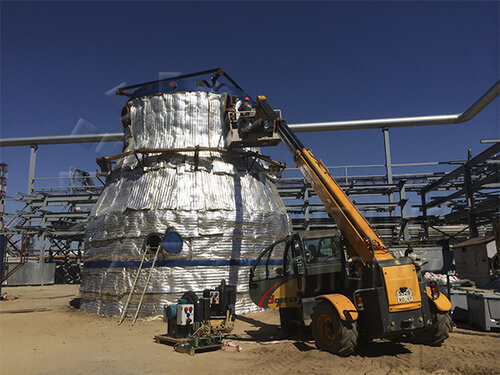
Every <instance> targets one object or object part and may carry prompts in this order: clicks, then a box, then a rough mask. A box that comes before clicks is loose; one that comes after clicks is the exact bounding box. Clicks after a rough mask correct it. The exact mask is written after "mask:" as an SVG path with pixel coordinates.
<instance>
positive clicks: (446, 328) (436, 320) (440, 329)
mask: <svg viewBox="0 0 500 375" xmlns="http://www.w3.org/2000/svg"><path fill="white" fill-rule="evenodd" d="M451 330H452V322H451V315H450V313H449V312H442V311H433V313H432V325H431V326H430V327H428V328H426V329H424V330H423V331H420V332H417V333H416V334H415V336H414V337H413V339H412V340H411V341H412V342H413V343H415V344H423V345H429V346H440V345H441V344H442V343H443V342H444V340H446V339H447V338H448V337H449V333H450V332H451Z"/></svg>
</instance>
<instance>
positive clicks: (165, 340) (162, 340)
mask: <svg viewBox="0 0 500 375" xmlns="http://www.w3.org/2000/svg"><path fill="white" fill-rule="evenodd" d="M154 340H155V341H156V342H157V343H159V344H167V345H174V346H175V345H176V344H180V343H182V342H184V341H186V339H176V338H174V337H170V336H168V335H156V336H155V337H154ZM215 349H221V350H224V344H215V345H205V346H202V347H199V348H193V349H189V350H186V351H179V353H188V354H189V355H191V356H193V355H194V354H195V353H198V352H206V351H208V350H215ZM176 350H177V349H176ZM177 351H178V350H177Z"/></svg>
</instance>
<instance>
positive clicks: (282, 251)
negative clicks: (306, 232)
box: [249, 236, 301, 308]
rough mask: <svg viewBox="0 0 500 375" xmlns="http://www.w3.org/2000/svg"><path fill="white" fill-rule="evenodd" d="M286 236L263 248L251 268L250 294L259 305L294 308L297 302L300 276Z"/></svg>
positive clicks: (298, 301) (298, 300)
mask: <svg viewBox="0 0 500 375" xmlns="http://www.w3.org/2000/svg"><path fill="white" fill-rule="evenodd" d="M290 240H291V237H290V236H288V237H286V238H284V239H282V240H280V241H278V242H275V243H274V244H272V245H271V246H269V247H268V248H266V249H265V250H264V251H263V252H262V253H261V254H260V255H259V257H258V258H257V260H256V261H255V263H254V265H253V266H252V268H251V270H250V283H249V293H250V298H251V299H252V301H253V302H254V303H255V304H256V305H257V306H259V307H263V308H279V307H296V306H297V305H298V304H299V303H300V286H301V280H300V275H299V274H298V272H297V267H296V263H295V261H294V251H293V249H292V247H293V246H292V245H291V241H290Z"/></svg>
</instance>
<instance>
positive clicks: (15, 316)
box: [0, 285, 500, 375]
mask: <svg viewBox="0 0 500 375" xmlns="http://www.w3.org/2000/svg"><path fill="white" fill-rule="evenodd" d="M3 290H5V291H7V292H8V295H9V297H10V300H9V301H6V302H0V374H2V375H3V374H6V375H7V374H26V375H29V374H120V375H126V374H172V373H175V372H180V373H183V374H189V373H192V371H193V372H194V371H195V373H197V374H207V375H208V374H214V375H215V374H217V375H220V374H252V375H257V374H355V375H356V374H360V375H364V374H366V375H379V374H384V375H386V374H387V375H389V374H390V375H396V374H410V375H414V374H435V375H446V374H484V375H486V374H499V373H500V363H499V361H500V359H499V358H500V357H499V354H500V345H499V344H500V341H499V338H500V335H499V334H498V333H485V332H478V331H472V330H465V329H456V330H455V331H454V332H453V333H452V334H451V336H450V338H449V339H448V340H447V341H446V342H445V343H444V345H443V346H442V347H439V348H432V347H425V346H417V345H412V344H407V343H402V344H399V343H391V342H386V341H375V342H374V343H372V344H371V345H370V346H369V347H367V348H366V349H364V350H363V351H362V352H361V353H359V354H357V355H354V356H351V357H349V358H340V357H337V356H334V355H331V354H329V353H326V352H321V351H319V350H317V349H316V348H315V347H314V344H313V343H311V342H307V341H306V342H302V341H288V342H282V343H278V344H275V343H269V342H272V340H275V339H279V338H281V332H280V329H279V317H278V314H277V313H276V312H275V311H266V312H262V313H253V314H247V315H244V316H240V317H238V319H237V321H236V324H235V329H234V331H233V333H234V334H237V335H238V336H239V337H240V338H241V339H240V341H238V344H239V345H240V346H241V348H242V350H241V351H240V352H238V351H237V350H236V349H235V348H234V347H227V348H226V350H224V351H215V352H208V353H200V354H196V355H195V356H193V357H191V356H189V355H187V354H181V353H177V352H175V351H174V350H173V348H172V347H170V346H167V345H163V344H157V343H155V342H154V341H153V336H154V335H157V334H161V333H164V332H165V331H166V325H165V324H164V323H163V322H162V321H161V320H159V319H156V320H148V321H139V322H138V323H137V324H136V325H135V326H134V327H131V325H130V321H125V322H124V323H123V324H122V325H121V326H118V325H117V319H116V318H103V317H98V316H94V315H89V314H86V313H83V312H81V311H78V310H75V309H73V308H72V307H69V305H68V303H69V301H70V300H71V299H73V298H74V297H76V296H77V294H78V286H75V285H57V286H46V287H10V288H4V289H3ZM20 309H48V310H47V311H35V312H24V313H19V312H17V313H15V312H14V311H15V310H20ZM260 342H264V343H265V342H267V344H263V343H260Z"/></svg>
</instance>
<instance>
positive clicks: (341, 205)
mask: <svg viewBox="0 0 500 375" xmlns="http://www.w3.org/2000/svg"><path fill="white" fill-rule="evenodd" d="M296 152H297V153H296V155H295V164H296V166H297V168H299V169H300V171H301V172H302V174H303V175H304V176H305V177H306V179H307V181H308V182H309V183H310V184H311V185H312V187H313V189H314V191H315V192H316V194H318V196H319V198H320V199H321V201H322V202H323V205H324V206H325V208H326V211H327V212H328V213H329V214H330V216H331V217H332V218H333V220H334V221H335V223H336V224H337V226H338V227H339V229H340V230H341V231H342V233H343V234H344V236H345V237H346V240H347V241H348V243H349V244H350V246H351V248H352V251H353V252H354V253H355V254H351V255H356V256H359V257H360V258H361V259H362V260H363V261H364V262H368V261H370V260H372V259H373V258H375V259H377V260H384V259H393V256H392V255H391V254H390V253H389V250H388V249H387V248H386V247H385V245H384V244H383V243H382V241H381V240H380V238H378V236H377V235H376V234H375V232H374V231H373V229H372V228H371V227H370V224H368V222H367V221H366V219H365V218H364V217H363V215H361V213H360V212H359V211H358V209H357V208H356V206H354V204H353V203H352V202H351V200H350V199H349V198H348V197H347V195H345V194H344V192H343V191H342V189H341V188H340V187H339V185H338V184H337V183H336V182H335V180H334V179H333V177H332V176H331V175H330V172H329V171H328V169H327V168H326V167H325V165H324V164H323V162H322V161H321V160H318V159H316V158H315V157H314V156H313V154H312V152H311V150H308V149H306V148H303V149H301V150H297V151H296Z"/></svg>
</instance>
